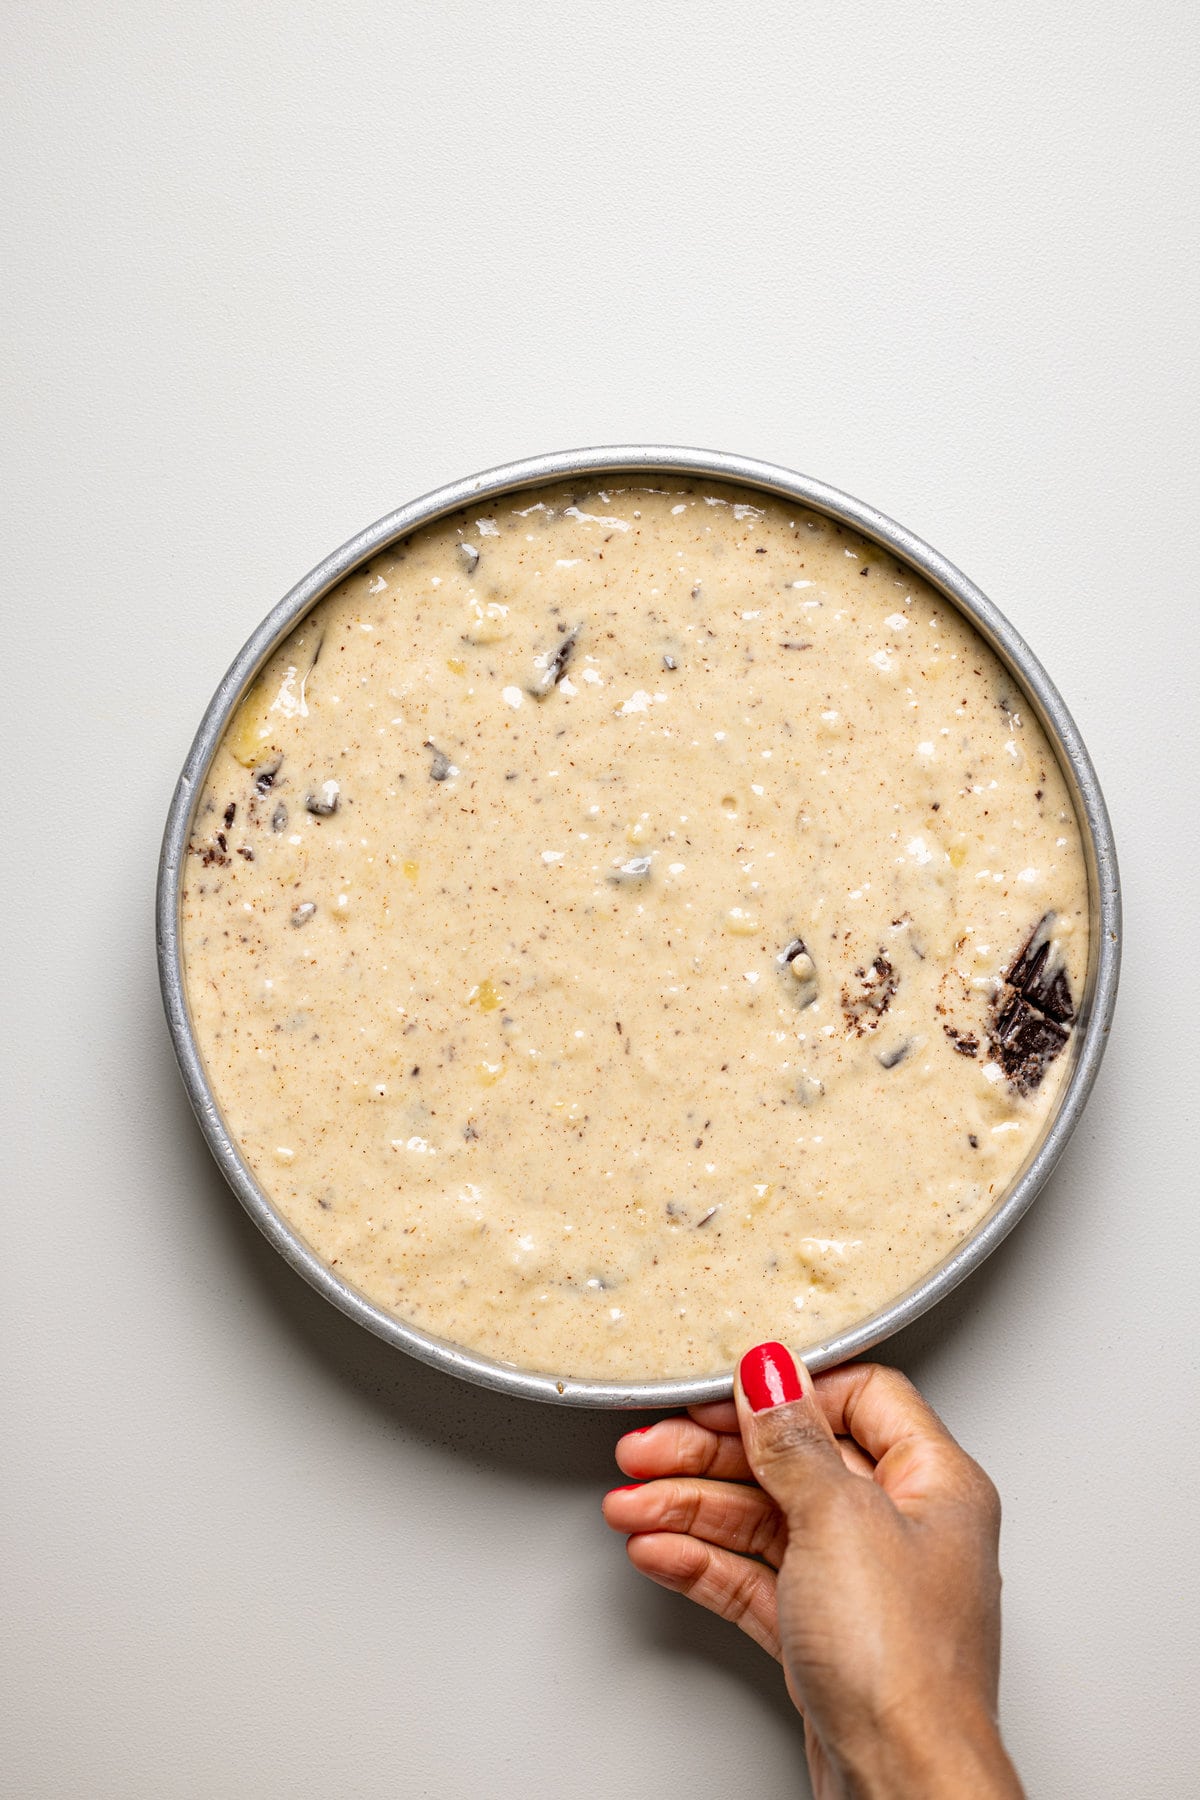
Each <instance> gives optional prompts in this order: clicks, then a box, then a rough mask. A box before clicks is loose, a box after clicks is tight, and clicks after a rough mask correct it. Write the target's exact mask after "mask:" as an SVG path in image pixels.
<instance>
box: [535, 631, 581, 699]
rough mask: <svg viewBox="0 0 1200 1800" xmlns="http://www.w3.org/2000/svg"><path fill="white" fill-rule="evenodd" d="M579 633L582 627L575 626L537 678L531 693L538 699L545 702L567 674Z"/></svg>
mask: <svg viewBox="0 0 1200 1800" xmlns="http://www.w3.org/2000/svg"><path fill="white" fill-rule="evenodd" d="M579 632H580V627H579V626H578V625H573V626H572V627H571V629H570V630H569V631H568V632H567V634H566V636H565V637H564V638H563V640H562V643H561V644H560V645H559V646H558V649H557V650H556V651H555V652H554V654H553V656H551V658H550V660H549V661H548V662H547V664H546V667H545V668H544V669H542V670H541V671H540V672H539V673H538V675H537V676H536V677H535V679H534V681H533V683H532V685H531V686H530V689H529V692H530V693H531V694H532V695H534V697H535V698H536V699H538V700H544V699H545V698H546V695H547V694H550V693H553V691H554V689H555V688H556V687H557V686H558V684H559V682H560V681H561V680H562V678H563V676H564V675H565V674H566V672H567V664H568V663H569V662H570V660H571V657H572V656H573V655H574V652H575V645H576V644H577V643H578V641H579Z"/></svg>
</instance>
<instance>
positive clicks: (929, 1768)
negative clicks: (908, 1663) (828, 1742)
mask: <svg viewBox="0 0 1200 1800" xmlns="http://www.w3.org/2000/svg"><path fill="white" fill-rule="evenodd" d="M834 1761H835V1763H836V1764H837V1766H838V1769H839V1772H840V1774H841V1777H842V1782H843V1786H844V1789H845V1793H846V1796H847V1800H963V1796H964V1795H967V1794H970V1795H971V1796H972V1800H1023V1796H1024V1790H1023V1789H1022V1787H1021V1783H1020V1781H1019V1780H1018V1779H1017V1773H1016V1770H1015V1769H1014V1768H1013V1765H1012V1763H1011V1761H1010V1760H1009V1756H1008V1752H1007V1751H1006V1750H1005V1748H1004V1745H1003V1743H1002V1741H1001V1738H1000V1728H999V1726H998V1725H997V1724H996V1721H995V1719H994V1718H993V1717H992V1715H991V1713H990V1712H989V1711H988V1710H987V1708H986V1707H985V1706H984V1705H983V1704H981V1703H979V1702H974V1701H960V1702H956V1703H953V1704H951V1705H948V1706H946V1705H943V1706H939V1707H936V1708H931V1707H928V1706H924V1705H921V1704H912V1705H909V1706H904V1707H897V1708H896V1709H895V1710H894V1711H893V1712H892V1714H891V1715H890V1716H889V1717H888V1718H887V1719H886V1721H884V1722H882V1723H881V1724H880V1725H879V1728H878V1729H877V1730H876V1731H875V1732H874V1733H872V1735H871V1737H870V1739H869V1740H866V1739H864V1741H863V1742H861V1743H860V1744H858V1745H856V1746H854V1747H852V1748H850V1749H848V1750H847V1751H845V1752H844V1753H843V1754H841V1755H837V1754H836V1753H835V1755H834Z"/></svg>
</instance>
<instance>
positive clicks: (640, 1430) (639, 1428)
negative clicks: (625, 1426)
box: [625, 1419, 658, 1437]
mask: <svg viewBox="0 0 1200 1800" xmlns="http://www.w3.org/2000/svg"><path fill="white" fill-rule="evenodd" d="M657 1424H658V1420H657V1419H655V1421H654V1425H657ZM654 1425H635V1426H634V1428H633V1430H632V1431H627V1432H626V1433H625V1436H626V1437H645V1435H646V1433H647V1432H648V1431H653V1430H654Z"/></svg>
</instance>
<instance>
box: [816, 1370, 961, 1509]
mask: <svg viewBox="0 0 1200 1800" xmlns="http://www.w3.org/2000/svg"><path fill="white" fill-rule="evenodd" d="M813 1386H814V1388H815V1389H816V1394H817V1399H818V1400H819V1401H820V1404H821V1407H822V1410H823V1411H824V1413H825V1417H826V1418H827V1419H828V1421H829V1423H830V1426H831V1427H832V1429H833V1431H834V1433H835V1435H837V1436H839V1437H840V1436H843V1435H844V1436H848V1437H852V1438H853V1439H854V1440H855V1442H856V1443H859V1444H861V1445H862V1447H863V1449H864V1450H866V1451H867V1453H868V1455H870V1456H872V1457H874V1459H875V1465H876V1466H875V1479H876V1480H877V1481H878V1482H879V1484H880V1486H881V1487H883V1488H884V1489H885V1490H886V1491H887V1492H888V1493H889V1494H890V1495H891V1497H892V1498H893V1499H894V1500H901V1499H910V1500H919V1499H924V1498H927V1497H930V1496H931V1495H932V1494H933V1493H935V1492H937V1491H939V1490H941V1489H944V1488H945V1486H946V1485H947V1483H948V1482H951V1483H952V1482H953V1481H954V1479H955V1477H957V1476H960V1475H961V1476H966V1475H967V1473H968V1472H973V1471H974V1468H975V1465H974V1463H972V1461H971V1459H970V1457H969V1456H968V1455H967V1453H966V1451H965V1450H964V1449H963V1448H962V1447H961V1445H960V1444H959V1443H958V1442H957V1441H956V1439H955V1438H953V1437H952V1436H951V1434H950V1432H949V1431H948V1430H947V1429H946V1426H945V1425H944V1424H943V1423H942V1421H941V1419H940V1418H939V1417H938V1415H937V1413H935V1412H934V1410H933V1408H932V1406H930V1404H929V1402H928V1401H927V1400H925V1399H923V1398H922V1396H921V1395H920V1394H919V1393H918V1392H917V1390H916V1388H915V1387H914V1386H913V1384H912V1382H911V1381H909V1380H908V1379H907V1377H905V1376H904V1375H901V1373H900V1371H899V1370H898V1369H889V1368H887V1367H886V1366H885V1365H883V1364H882V1363H847V1364H846V1365H845V1366H844V1367H842V1368H840V1369H828V1370H826V1371H825V1372H824V1373H822V1374H820V1375H816V1376H814V1377H813Z"/></svg>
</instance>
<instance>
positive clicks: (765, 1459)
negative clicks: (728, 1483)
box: [756, 1406, 829, 1468]
mask: <svg viewBox="0 0 1200 1800" xmlns="http://www.w3.org/2000/svg"><path fill="white" fill-rule="evenodd" d="M759 1421H760V1422H759V1425H758V1454H757V1458H756V1460H757V1461H758V1463H759V1464H760V1465H762V1466H763V1467H766V1468H774V1467H777V1466H778V1465H780V1464H782V1463H789V1462H791V1461H792V1460H793V1459H794V1458H795V1457H796V1456H798V1455H803V1454H804V1453H806V1452H808V1451H810V1450H812V1449H813V1448H814V1447H815V1446H818V1445H820V1446H822V1447H824V1446H827V1445H828V1444H829V1436H828V1433H827V1432H826V1431H825V1429H824V1427H823V1426H822V1425H820V1424H819V1423H818V1421H817V1420H816V1419H815V1418H814V1417H813V1415H812V1413H811V1412H810V1410H809V1409H808V1407H807V1406H781V1407H777V1408H774V1409H773V1410H772V1411H771V1412H769V1413H760V1414H759Z"/></svg>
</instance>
